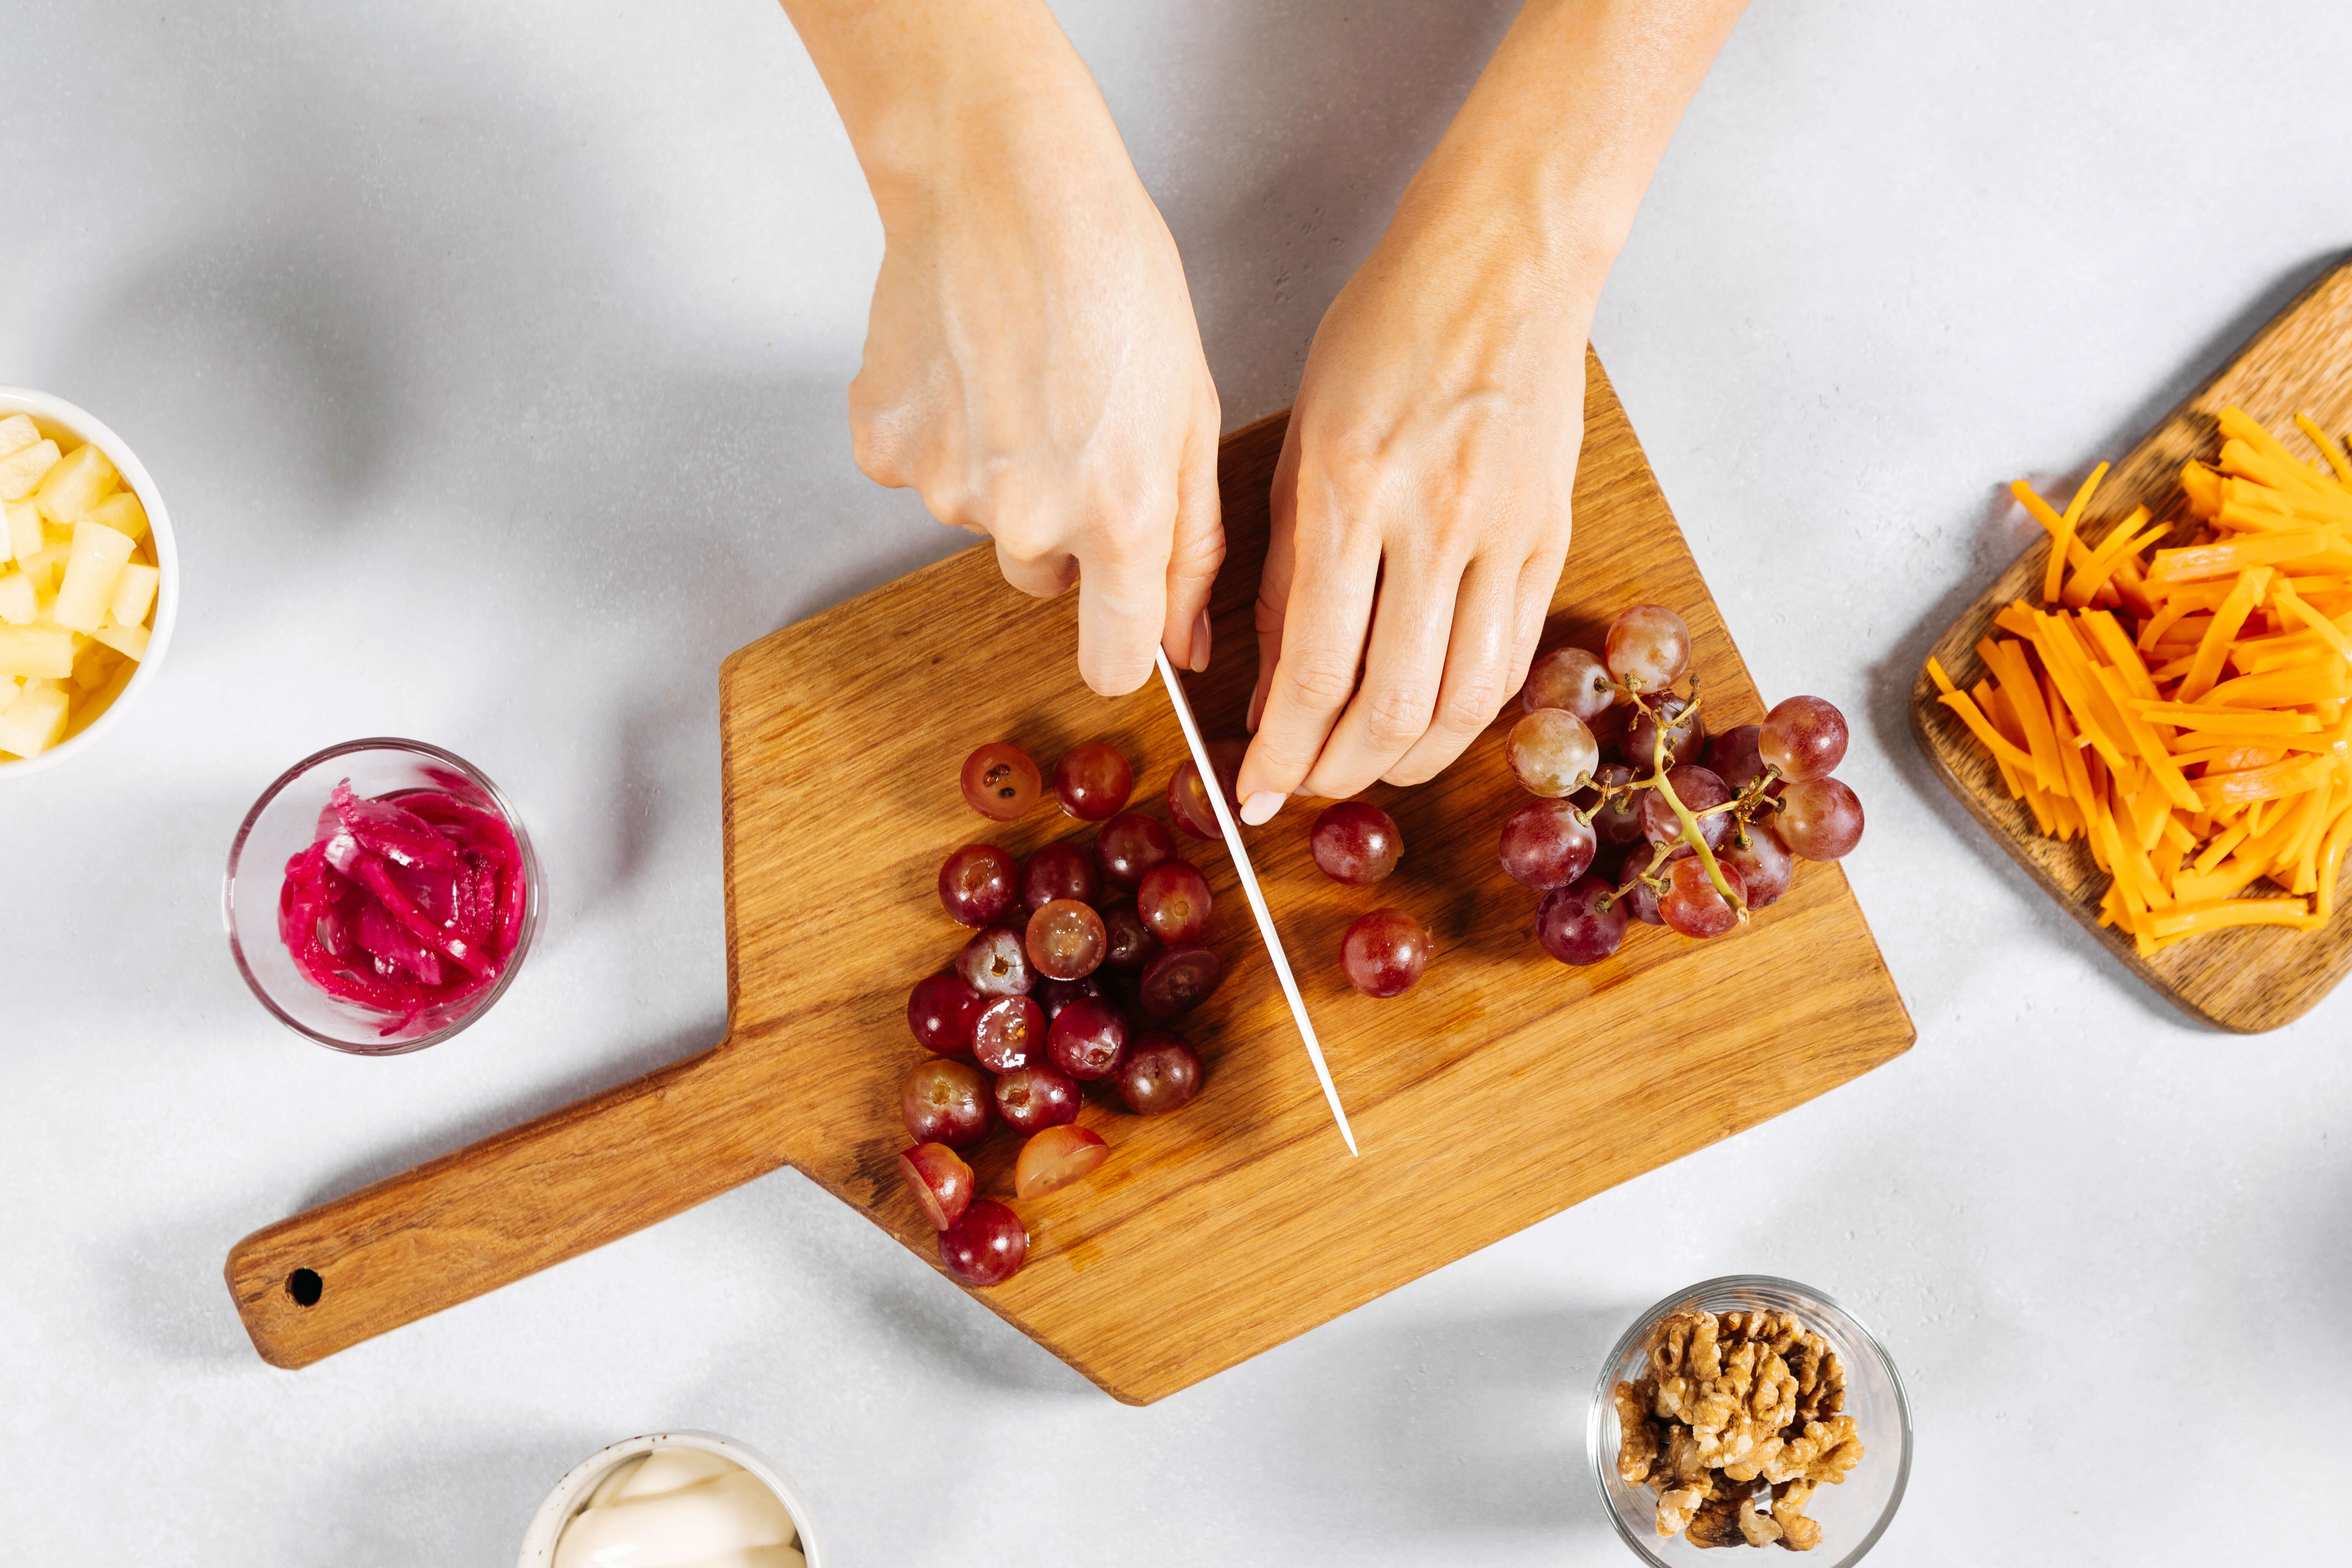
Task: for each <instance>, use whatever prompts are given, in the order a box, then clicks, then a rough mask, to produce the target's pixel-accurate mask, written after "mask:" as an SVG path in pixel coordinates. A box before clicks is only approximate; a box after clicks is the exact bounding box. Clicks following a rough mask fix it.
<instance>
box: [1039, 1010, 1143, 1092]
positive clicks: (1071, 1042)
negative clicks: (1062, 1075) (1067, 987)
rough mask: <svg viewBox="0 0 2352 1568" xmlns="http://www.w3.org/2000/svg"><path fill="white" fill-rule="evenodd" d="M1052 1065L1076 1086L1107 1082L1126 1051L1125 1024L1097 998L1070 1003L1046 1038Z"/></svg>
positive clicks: (1116, 1011) (1114, 1011)
mask: <svg viewBox="0 0 2352 1568" xmlns="http://www.w3.org/2000/svg"><path fill="white" fill-rule="evenodd" d="M1046 1048H1047V1049H1048V1051H1049V1052H1050V1053H1051V1054H1052V1056H1053V1058H1054V1065H1055V1067H1057V1068H1061V1069H1062V1070H1063V1071H1064V1072H1066V1073H1068V1074H1069V1075H1070V1076H1071V1077H1072V1078H1074V1079H1077V1080H1078V1081H1079V1082H1080V1083H1092V1082H1094V1081H1095V1080H1096V1079H1106V1078H1108V1077H1109V1076H1110V1075H1111V1074H1113V1073H1115V1072H1117V1071H1118V1060H1119V1058H1120V1057H1121V1056H1122V1055H1124V1054H1125V1052H1126V1050H1127V1020H1126V1019H1125V1018H1123V1017H1121V1016H1119V1012H1118V1008H1116V1007H1114V1006H1112V1005H1110V1004H1109V1003H1108V1002H1105V1001H1102V1000H1101V999H1099V998H1088V999H1087V1000H1085V1001H1081V1002H1073V1003H1071V1004H1070V1005H1068V1006H1066V1007H1065V1008H1063V1009H1062V1016H1060V1017H1058V1018H1056V1019H1055V1020H1054V1027H1053V1029H1052V1030H1051V1031H1050V1032H1049V1035H1048V1044H1047V1047H1046Z"/></svg>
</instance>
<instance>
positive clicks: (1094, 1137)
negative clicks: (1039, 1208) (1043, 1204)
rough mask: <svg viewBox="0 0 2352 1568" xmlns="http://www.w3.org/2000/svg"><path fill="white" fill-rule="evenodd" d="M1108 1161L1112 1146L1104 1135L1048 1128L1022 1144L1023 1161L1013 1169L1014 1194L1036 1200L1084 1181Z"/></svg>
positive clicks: (1081, 1129)
mask: <svg viewBox="0 0 2352 1568" xmlns="http://www.w3.org/2000/svg"><path fill="white" fill-rule="evenodd" d="M1108 1158H1110V1145H1109V1144H1108V1143H1106V1142H1103V1136H1102V1134H1101V1133H1099V1132H1090V1131H1087V1129H1086V1128H1083V1127H1048V1128H1046V1129H1045V1131H1043V1132H1040V1133H1038V1134H1037V1135H1036V1136H1035V1137H1034V1138H1032V1139H1030V1140H1029V1142H1026V1143H1024V1144H1023V1145H1021V1158H1020V1159H1019V1160H1018V1161H1016V1162H1014V1163H1013V1195H1014V1196H1015V1197H1024V1198H1034V1197H1037V1196H1039V1195H1041V1194H1045V1193H1050V1192H1054V1191H1056V1190H1058V1189H1060V1188H1062V1187H1066V1186H1068V1185H1069V1184H1071V1183H1072V1182H1076V1181H1083V1180H1085V1179H1086V1178H1087V1177H1088V1176H1090V1175H1092V1174H1094V1172H1095V1167H1096V1166H1097V1165H1100V1164H1101V1163H1103V1162H1104V1161H1105V1160H1107V1159H1108Z"/></svg>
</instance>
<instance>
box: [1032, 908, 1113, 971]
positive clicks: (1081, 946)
mask: <svg viewBox="0 0 2352 1568" xmlns="http://www.w3.org/2000/svg"><path fill="white" fill-rule="evenodd" d="M1025 946H1026V949H1027V952H1028V953H1029V962H1030V963H1034V964H1035V965H1036V966H1037V973H1040V974H1043V975H1045V977H1046V978H1047V979H1048V980H1081V979H1084V978H1085V977H1086V976H1087V975H1089V974H1092V973H1094V972H1095V971H1096V970H1097V969H1098V968H1099V967H1101V965H1102V961H1103V954H1104V953H1105V952H1108V950H1109V947H1110V936H1109V933H1108V931H1105V930H1104V929H1103V922H1102V916H1100V915H1098V914H1097V913H1095V912H1094V910H1090V909H1088V908H1087V906H1086V905H1084V904H1082V903H1080V902H1078V900H1076V899H1055V900H1054V901H1053V902H1052V903H1050V904H1047V905H1046V906H1045V908H1043V909H1041V910H1038V911H1037V912H1036V913H1035V914H1034V915H1031V916H1030V917H1029V935H1028V940H1027V942H1026V943H1025Z"/></svg>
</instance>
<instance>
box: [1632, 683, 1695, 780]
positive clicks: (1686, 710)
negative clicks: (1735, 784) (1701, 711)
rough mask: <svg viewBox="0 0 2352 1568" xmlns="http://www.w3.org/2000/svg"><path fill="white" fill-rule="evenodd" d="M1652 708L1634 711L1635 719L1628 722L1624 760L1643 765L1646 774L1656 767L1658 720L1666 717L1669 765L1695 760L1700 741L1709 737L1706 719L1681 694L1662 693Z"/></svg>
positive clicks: (1644, 774) (1643, 771) (1643, 772)
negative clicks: (1679, 695) (1644, 711)
mask: <svg viewBox="0 0 2352 1568" xmlns="http://www.w3.org/2000/svg"><path fill="white" fill-rule="evenodd" d="M1650 708H1651V712H1649V713H1636V714H1634V715H1633V722H1631V723H1629V724H1627V725H1626V726H1625V760H1626V761H1628V762H1630V763H1633V765H1634V766H1635V767H1637V768H1639V769H1641V770H1642V776H1643V778H1648V777H1649V776H1650V774H1651V773H1653V772H1654V771H1655V769H1656V768H1657V765H1658V762H1657V758H1658V720H1659V719H1661V718H1663V719H1664V721H1666V722H1665V731H1666V765H1667V766H1668V767H1672V766H1674V765H1675V763H1676V762H1685V763H1695V762H1696V761H1697V760H1698V754H1699V747H1700V744H1701V743H1702V742H1705V741H1706V721H1705V720H1704V719H1702V718H1701V717H1700V716H1699V715H1698V714H1696V713H1694V712H1692V711H1691V705H1690V704H1689V703H1688V702H1687V701H1685V700H1683V699H1682V698H1679V697H1661V698H1659V699H1658V700H1655V701H1654V702H1652V703H1651V704H1650Z"/></svg>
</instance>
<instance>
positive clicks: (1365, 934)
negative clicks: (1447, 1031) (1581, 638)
mask: <svg viewBox="0 0 2352 1568" xmlns="http://www.w3.org/2000/svg"><path fill="white" fill-rule="evenodd" d="M1555 711H1556V710H1555ZM1429 950H1430V941H1429V928H1428V927H1427V926H1425V925H1423V924H1422V923H1421V921H1419V920H1417V919H1415V918H1414V916H1413V914H1412V911H1411V910H1400V909H1395V908H1389V909H1384V910H1372V911H1371V912H1370V913H1369V914H1361V915H1358V916H1357V917H1356V920H1355V923H1354V924H1352V925H1350V926H1349V928H1348V934H1347V935H1346V936H1345V937H1343V938H1341V939H1340V942H1339V962H1340V963H1341V964H1342V965H1344V966H1345V967H1346V969H1347V971H1348V983H1349V984H1351V985H1353V986H1354V987H1355V988H1356V989H1357V990H1359V991H1360V992H1362V993H1363V994H1365V995H1367V996H1383V997H1385V996H1400V995H1402V994H1404V993H1405V992H1406V991H1407V990H1410V989H1411V988H1412V983H1413V982H1414V981H1416V980H1419V979H1420V978H1421V976H1422V972H1423V971H1424V970H1426V969H1427V968H1428V967H1429Z"/></svg>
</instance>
